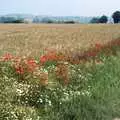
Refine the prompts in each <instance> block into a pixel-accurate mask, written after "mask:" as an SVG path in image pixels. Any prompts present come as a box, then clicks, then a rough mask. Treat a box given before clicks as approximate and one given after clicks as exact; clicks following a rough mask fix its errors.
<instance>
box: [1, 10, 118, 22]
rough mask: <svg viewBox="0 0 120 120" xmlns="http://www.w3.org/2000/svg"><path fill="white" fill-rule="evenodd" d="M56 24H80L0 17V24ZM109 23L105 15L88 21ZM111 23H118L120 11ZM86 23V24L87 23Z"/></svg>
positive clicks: (46, 18)
mask: <svg viewBox="0 0 120 120" xmlns="http://www.w3.org/2000/svg"><path fill="white" fill-rule="evenodd" d="M31 22H32V23H49V24H50V23H57V24H75V23H80V22H79V21H75V20H72V19H67V20H66V19H62V20H61V19H58V20H55V19H51V18H49V17H44V18H39V17H37V16H36V17H34V18H33V19H31V20H26V19H25V18H20V16H19V17H18V18H16V17H7V16H1V17H0V23H31ZM107 22H110V20H109V17H107V16H106V15H103V16H101V17H93V18H91V20H89V23H107ZM111 22H112V23H120V11H115V12H114V13H113V14H112V21H111ZM87 23H88V22H87Z"/></svg>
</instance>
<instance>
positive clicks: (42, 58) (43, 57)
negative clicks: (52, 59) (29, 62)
mask: <svg viewBox="0 0 120 120" xmlns="http://www.w3.org/2000/svg"><path fill="white" fill-rule="evenodd" d="M47 61H48V57H47V56H46V55H43V56H41V57H40V62H41V63H42V64H44V63H45V62H47Z"/></svg>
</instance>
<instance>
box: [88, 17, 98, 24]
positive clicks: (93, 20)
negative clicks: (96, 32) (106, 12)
mask: <svg viewBox="0 0 120 120" xmlns="http://www.w3.org/2000/svg"><path fill="white" fill-rule="evenodd" d="M90 23H99V18H97V17H94V18H92V19H91V21H90Z"/></svg>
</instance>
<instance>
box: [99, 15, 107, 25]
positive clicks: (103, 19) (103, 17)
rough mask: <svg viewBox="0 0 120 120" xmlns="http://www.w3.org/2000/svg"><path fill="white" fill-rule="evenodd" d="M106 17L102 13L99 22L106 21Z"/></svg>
mask: <svg viewBox="0 0 120 120" xmlns="http://www.w3.org/2000/svg"><path fill="white" fill-rule="evenodd" d="M107 21H108V17H107V16H105V15H103V16H101V17H100V18H99V23H107Z"/></svg>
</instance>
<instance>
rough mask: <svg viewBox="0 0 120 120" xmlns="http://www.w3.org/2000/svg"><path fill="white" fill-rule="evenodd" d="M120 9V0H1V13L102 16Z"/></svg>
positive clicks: (109, 14)
mask: <svg viewBox="0 0 120 120" xmlns="http://www.w3.org/2000/svg"><path fill="white" fill-rule="evenodd" d="M116 10H120V0H0V15H5V14H11V13H22V14H34V15H52V16H100V15H103V14H105V15H107V16H111V14H112V13H113V12H114V11H116Z"/></svg>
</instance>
